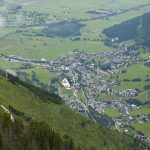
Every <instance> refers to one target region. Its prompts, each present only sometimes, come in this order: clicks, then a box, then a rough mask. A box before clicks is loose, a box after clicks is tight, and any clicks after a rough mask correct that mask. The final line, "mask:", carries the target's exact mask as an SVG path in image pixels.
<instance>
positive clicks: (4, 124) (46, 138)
mask: <svg viewBox="0 0 150 150" xmlns="http://www.w3.org/2000/svg"><path fill="white" fill-rule="evenodd" d="M0 149H1V150H73V149H74V146H73V140H72V138H70V137H69V136H68V135H64V138H63V139H62V138H61V137H60V135H59V134H57V133H55V131H54V130H53V129H52V128H51V127H50V126H49V125H47V124H46V123H45V122H37V121H31V122H28V124H24V123H23V121H22V120H21V119H19V118H15V121H14V123H13V122H12V121H11V118H10V115H9V114H7V113H3V112H2V110H1V111H0Z"/></svg>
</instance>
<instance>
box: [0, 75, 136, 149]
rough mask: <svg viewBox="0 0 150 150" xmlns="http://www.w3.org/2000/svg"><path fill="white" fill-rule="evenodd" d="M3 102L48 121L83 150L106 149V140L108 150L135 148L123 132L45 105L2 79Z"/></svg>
mask: <svg viewBox="0 0 150 150" xmlns="http://www.w3.org/2000/svg"><path fill="white" fill-rule="evenodd" d="M0 103H1V104H3V105H4V106H6V107H8V105H11V106H13V107H14V108H16V109H18V110H20V111H22V112H25V113H26V114H28V115H30V116H32V117H33V119H36V120H40V121H41V120H44V121H46V122H48V123H49V124H50V125H52V127H53V128H54V129H55V131H56V132H59V133H60V134H61V135H64V134H68V135H69V136H71V137H73V139H74V141H75V143H78V144H80V145H82V149H88V148H90V147H91V145H94V146H95V147H96V149H98V150H99V149H100V147H101V148H102V147H104V141H106V143H107V144H106V146H105V148H104V149H110V150H113V149H114V150H115V149H124V150H125V149H128V150H129V149H133V147H132V146H131V145H130V144H131V143H130V142H131V141H130V140H129V139H127V138H126V137H123V136H122V135H120V134H119V133H117V132H114V131H113V132H112V131H110V130H109V129H106V128H105V127H102V126H101V125H98V124H96V123H94V122H92V121H90V120H89V119H87V118H85V117H82V116H80V115H78V114H75V113H74V112H72V111H71V110H69V109H67V108H66V107H65V106H63V105H56V104H53V103H49V104H48V103H44V102H42V101H41V100H40V99H39V98H37V97H36V96H35V95H34V94H33V93H31V92H30V91H29V90H28V89H27V88H25V87H23V86H22V85H14V84H12V83H10V82H8V81H7V80H6V79H5V78H4V77H0ZM83 124H84V125H83ZM118 143H119V144H118Z"/></svg>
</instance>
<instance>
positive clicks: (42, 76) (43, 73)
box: [20, 67, 54, 84]
mask: <svg viewBox="0 0 150 150" xmlns="http://www.w3.org/2000/svg"><path fill="white" fill-rule="evenodd" d="M20 71H21V72H26V73H27V74H28V75H29V78H30V79H31V78H32V72H35V74H36V76H37V78H38V79H39V80H40V82H42V83H46V84H47V83H48V82H49V81H50V79H52V78H53V76H54V75H53V73H51V72H49V71H48V70H45V69H41V68H36V67H34V68H31V69H22V70H20Z"/></svg>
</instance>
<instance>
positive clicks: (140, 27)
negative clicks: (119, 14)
mask: <svg viewBox="0 0 150 150" xmlns="http://www.w3.org/2000/svg"><path fill="white" fill-rule="evenodd" d="M103 33H104V34H105V35H106V36H107V37H108V38H106V40H105V44H106V45H110V44H111V39H112V38H116V37H117V38H118V39H119V41H120V42H122V41H127V40H135V41H136V44H137V46H139V45H142V46H144V47H148V48H150V13H145V14H144V15H143V16H139V17H135V18H133V19H131V20H128V21H125V22H123V23H121V24H117V25H114V26H112V27H110V28H107V29H105V30H104V31H103Z"/></svg>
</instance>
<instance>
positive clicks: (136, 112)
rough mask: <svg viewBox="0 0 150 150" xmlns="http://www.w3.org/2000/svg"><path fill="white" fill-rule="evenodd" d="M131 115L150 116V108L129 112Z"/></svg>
mask: <svg viewBox="0 0 150 150" xmlns="http://www.w3.org/2000/svg"><path fill="white" fill-rule="evenodd" d="M129 113H130V114H131V115H139V114H147V115H148V114H150V107H142V108H141V109H138V110H133V111H130V112H129Z"/></svg>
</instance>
